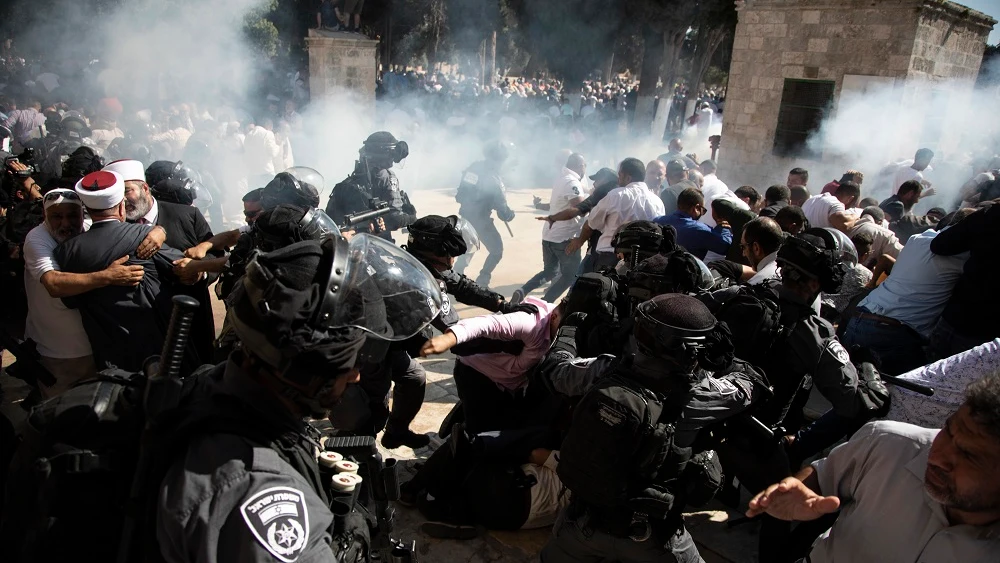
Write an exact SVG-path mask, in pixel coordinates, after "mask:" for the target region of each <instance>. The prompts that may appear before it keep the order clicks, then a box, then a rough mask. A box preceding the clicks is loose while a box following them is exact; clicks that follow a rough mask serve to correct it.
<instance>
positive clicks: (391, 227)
mask: <svg viewBox="0 0 1000 563" xmlns="http://www.w3.org/2000/svg"><path fill="white" fill-rule="evenodd" d="M358 152H359V154H360V158H359V159H358V160H357V161H356V162H355V163H354V172H352V173H351V175H350V176H348V177H347V178H346V179H344V181H343V182H341V183H339V184H337V185H336V186H334V188H333V192H331V193H330V200H329V201H328V202H327V204H326V213H327V215H329V216H330V217H332V218H333V220H334V221H337V223H338V224H340V225H341V226H343V227H354V225H349V224H346V222H345V221H344V219H345V217H347V216H348V215H354V214H357V213H363V212H365V211H375V210H377V209H379V208H383V207H385V208H387V209H389V211H388V212H387V213H386V214H385V215H382V216H381V217H380V218H379V219H381V221H380V222H378V221H375V222H371V223H369V224H367V225H358V227H359V230H362V231H363V230H364V228H365V227H367V228H368V229H369V230H371V232H375V233H377V234H378V235H379V236H380V237H382V238H384V239H386V240H392V236H391V234H390V233H391V232H392V231H397V230H399V229H402V228H404V227H406V226H407V225H409V224H410V223H412V222H413V221H415V220H416V219H417V216H416V214H417V210H416V208H415V207H414V206H413V204H412V203H410V198H409V196H407V195H406V192H404V191H403V190H402V189H400V187H399V178H397V177H396V173H395V172H393V171H392V165H393V164H395V163H399V162H402V161H403V159H404V158H406V157H407V156H408V155H409V154H410V149H409V147H408V146H407V144H406V142H405V141H399V140H397V139H396V137H394V136H393V135H392V133H389V132H388V131H378V132H376V133H372V134H371V135H369V136H368V138H367V139H365V142H364V144H363V145H362V146H361V149H360V150H359V151H358ZM386 206H387V207H386ZM382 225H384V228H383V227H382Z"/></svg>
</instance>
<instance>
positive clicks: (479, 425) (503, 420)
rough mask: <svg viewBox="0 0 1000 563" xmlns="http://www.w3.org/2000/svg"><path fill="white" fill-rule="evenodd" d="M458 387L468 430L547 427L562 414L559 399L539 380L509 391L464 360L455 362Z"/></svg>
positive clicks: (473, 432) (477, 432) (474, 431)
mask: <svg viewBox="0 0 1000 563" xmlns="http://www.w3.org/2000/svg"><path fill="white" fill-rule="evenodd" d="M455 387H456V388H457V389H458V398H459V399H461V400H462V410H463V411H464V413H465V430H466V432H468V433H469V434H479V433H481V432H487V431H489V430H508V429H514V428H526V427H531V426H545V425H547V424H548V423H550V422H552V421H553V420H554V419H555V417H556V416H557V415H558V413H559V405H560V400H559V398H558V397H555V396H553V395H552V394H551V393H549V392H548V390H547V389H546V388H545V386H544V385H542V384H540V383H537V384H533V385H528V387H527V388H525V389H519V390H517V391H506V390H504V389H501V388H500V387H497V384H496V383H493V381H492V380H491V379H490V378H488V377H486V376H485V375H483V374H482V373H480V372H478V371H477V370H475V369H474V368H471V367H469V366H467V365H465V364H463V363H462V362H461V361H456V362H455Z"/></svg>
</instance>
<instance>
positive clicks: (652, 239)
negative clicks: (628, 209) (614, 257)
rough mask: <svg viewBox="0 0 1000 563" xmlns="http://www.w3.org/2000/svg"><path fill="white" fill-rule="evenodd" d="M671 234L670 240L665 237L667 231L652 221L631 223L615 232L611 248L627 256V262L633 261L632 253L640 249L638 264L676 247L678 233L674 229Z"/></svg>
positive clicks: (625, 224) (623, 225)
mask: <svg viewBox="0 0 1000 563" xmlns="http://www.w3.org/2000/svg"><path fill="white" fill-rule="evenodd" d="M669 229H671V230H670V231H669V234H670V235H672V236H671V237H670V238H669V239H666V238H665V237H664V232H665V231H666V229H664V228H663V227H661V226H660V225H657V224H656V223H654V222H652V221H629V222H628V223H624V224H622V225H621V226H620V227H618V230H617V231H615V236H614V237H612V239H611V246H612V247H614V249H615V252H616V253H622V254H624V255H625V259H626V260H627V261H631V260H632V251H633V250H636V249H638V251H639V252H638V257H636V259H635V261H636V262H641V261H642V260H645V259H646V258H649V257H650V256H652V255H654V254H657V253H658V252H661V251H664V250H665V249H666V251H670V250H673V249H674V248H675V247H676V243H675V242H674V241H675V240H676V231H673V230H672V229H673V227H669Z"/></svg>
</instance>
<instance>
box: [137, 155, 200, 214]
mask: <svg viewBox="0 0 1000 563" xmlns="http://www.w3.org/2000/svg"><path fill="white" fill-rule="evenodd" d="M146 183H147V184H149V191H150V193H152V194H153V197H155V198H156V199H157V200H158V201H167V202H170V203H179V204H181V205H192V204H195V205H197V206H198V207H200V208H202V209H205V208H208V207H209V206H210V205H212V202H213V201H214V198H212V194H211V192H209V191H208V189H207V188H205V186H204V185H203V184H202V183H201V174H199V173H198V172H197V171H196V170H194V169H193V168H191V167H190V166H187V165H186V164H184V161H182V160H178V161H177V162H172V161H169V160H157V161H156V162H154V163H152V164H150V165H149V166H148V167H147V168H146Z"/></svg>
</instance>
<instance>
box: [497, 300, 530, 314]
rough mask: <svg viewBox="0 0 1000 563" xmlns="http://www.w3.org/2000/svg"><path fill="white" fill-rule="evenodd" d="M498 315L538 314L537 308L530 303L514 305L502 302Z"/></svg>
mask: <svg viewBox="0 0 1000 563" xmlns="http://www.w3.org/2000/svg"><path fill="white" fill-rule="evenodd" d="M500 313H501V314H504V315H508V314H510V313H528V314H529V315H534V314H536V313H538V307H535V306H534V305H532V304H531V303H518V304H517V305H515V304H513V303H511V302H510V301H504V302H503V303H501V304H500Z"/></svg>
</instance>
